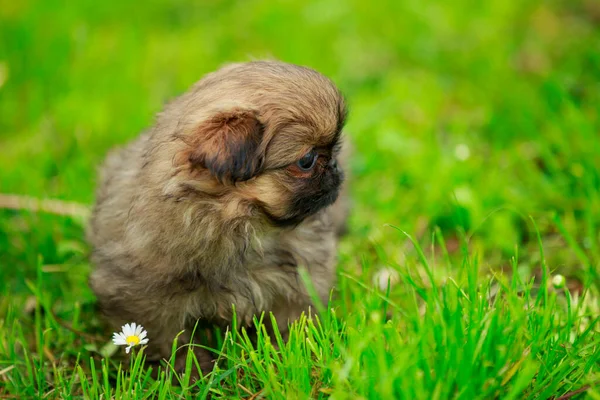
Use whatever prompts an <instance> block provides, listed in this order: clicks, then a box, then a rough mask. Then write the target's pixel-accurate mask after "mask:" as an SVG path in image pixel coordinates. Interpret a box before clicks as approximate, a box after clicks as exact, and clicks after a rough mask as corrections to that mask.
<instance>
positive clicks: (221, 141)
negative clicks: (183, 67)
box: [175, 62, 346, 226]
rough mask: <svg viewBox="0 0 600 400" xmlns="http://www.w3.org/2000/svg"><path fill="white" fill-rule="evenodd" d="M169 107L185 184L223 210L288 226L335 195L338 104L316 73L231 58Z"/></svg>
mask: <svg viewBox="0 0 600 400" xmlns="http://www.w3.org/2000/svg"><path fill="white" fill-rule="evenodd" d="M175 108H177V109H179V116H178V117H177V120H178V126H181V125H183V126H184V127H185V128H184V129H183V130H181V132H178V136H179V137H180V138H183V140H184V142H185V143H186V145H187V147H186V150H185V152H184V154H185V157H184V158H183V161H185V162H186V163H187V166H188V167H189V171H191V173H190V179H193V180H194V184H192V185H190V181H189V180H188V182H187V183H186V185H187V186H188V188H189V187H190V186H191V187H194V188H196V190H199V191H201V192H205V193H210V194H212V195H216V196H218V198H219V200H218V201H220V202H223V203H231V204H235V206H231V207H227V206H226V207H224V208H225V209H228V210H229V211H228V212H229V213H230V214H232V215H230V217H236V215H235V214H236V213H238V212H239V213H243V212H247V211H248V209H251V210H252V212H253V213H260V214H262V215H264V216H266V217H267V218H268V220H269V221H271V222H272V223H273V224H275V225H283V226H284V225H292V224H296V223H298V222H300V221H302V220H303V219H304V218H306V217H307V216H309V215H311V214H314V213H316V212H317V211H319V210H320V209H322V208H324V207H326V206H328V205H330V204H332V203H333V202H334V201H335V199H336V198H337V196H338V192H339V189H340V185H341V183H342V180H343V172H342V170H341V169H340V167H339V165H338V164H337V159H336V158H337V155H338V152H339V150H340V146H341V134H342V127H343V125H344V122H345V117H346V108H345V105H344V100H343V98H342V96H341V94H340V92H339V91H338V89H337V88H336V87H335V86H334V84H333V83H332V82H331V81H330V80H329V79H327V78H325V77H324V76H322V75H321V74H319V73H317V72H315V71H313V70H311V69H308V68H304V67H299V66H296V65H290V64H285V63H281V62H251V63H245V64H234V65H230V66H227V67H225V68H223V69H221V70H218V71H217V72H214V73H212V74H209V75H208V76H206V77H205V78H204V79H203V80H201V81H200V82H199V83H198V84H196V86H194V88H193V89H192V90H191V91H190V92H189V93H188V94H186V95H185V96H184V97H183V98H182V100H181V102H180V103H179V105H175ZM181 121H184V123H183V124H182V123H181ZM180 158H181V157H180ZM239 205H245V206H249V207H239ZM242 209H244V210H245V211H244V210H242Z"/></svg>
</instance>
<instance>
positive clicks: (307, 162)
mask: <svg viewBox="0 0 600 400" xmlns="http://www.w3.org/2000/svg"><path fill="white" fill-rule="evenodd" d="M318 156H319V155H318V154H317V152H316V151H315V150H314V149H313V150H311V151H309V152H308V153H306V154H305V155H304V156H303V157H302V158H301V159H299V160H298V162H297V163H296V165H298V167H300V169H301V170H303V171H310V170H311V169H313V167H314V166H315V164H316V163H317V158H318Z"/></svg>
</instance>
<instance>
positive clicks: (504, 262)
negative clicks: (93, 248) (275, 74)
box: [0, 0, 600, 399]
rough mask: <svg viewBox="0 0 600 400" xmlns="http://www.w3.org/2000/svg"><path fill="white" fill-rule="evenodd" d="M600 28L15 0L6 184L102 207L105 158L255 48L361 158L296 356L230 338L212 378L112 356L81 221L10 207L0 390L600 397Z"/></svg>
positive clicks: (540, 9)
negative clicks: (323, 96) (338, 112)
mask: <svg viewBox="0 0 600 400" xmlns="http://www.w3.org/2000/svg"><path fill="white" fill-rule="evenodd" d="M599 21H600V6H598V4H597V2H595V1H593V0H571V1H566V0H562V1H556V0H551V1H541V0H540V1H536V0H524V1H516V0H490V1H486V2H475V1H467V0H458V1H455V2H448V1H432V2H427V3H424V2H421V1H417V0H406V1H404V0H403V1H395V0H388V1H379V2H366V1H341V0H324V1H320V2H317V1H303V2H293V1H289V0H287V1H277V2H271V1H266V0H264V1H262V0H248V1H244V2H234V1H223V2H221V1H203V2H193V3H192V2H189V3H188V2H185V1H182V0H171V1H166V0H165V1H159V0H153V1H148V2H145V3H139V2H138V3H136V2H119V1H103V2H97V1H89V0H82V1H77V2H70V3H68V4H67V3H64V2H58V1H54V0H46V1H37V2H34V1H27V0H23V1H12V2H9V1H4V2H2V3H1V4H0V155H1V157H0V193H14V194H21V195H29V196H35V197H38V198H56V199H62V200H69V201H77V202H80V203H83V204H91V203H92V201H93V190H94V186H95V179H96V177H95V171H96V168H97V166H98V164H99V163H100V162H101V161H102V159H103V157H104V155H105V154H106V152H107V151H108V149H110V148H111V147H113V146H115V145H117V144H122V143H124V142H126V141H127V140H129V139H131V138H133V137H135V136H136V135H137V134H138V133H139V132H140V131H141V130H143V129H144V128H145V127H147V126H149V125H150V124H151V122H152V118H153V115H154V114H155V113H156V112H158V111H159V110H160V108H161V106H162V104H164V102H165V101H167V100H168V99H170V98H172V97H173V96H175V95H177V94H178V93H181V92H182V91H184V90H185V89H186V88H187V87H189V86H190V85H191V84H192V83H193V82H194V81H196V80H197V79H199V78H200V77H201V76H202V75H203V74H204V73H206V72H209V71H211V70H213V69H215V68H217V67H218V66H219V65H221V64H223V63H224V62H229V61H243V60H248V59H251V58H265V57H274V58H279V59H282V60H285V61H289V62H294V63H299V64H304V65H308V66H311V67H314V68H316V69H317V70H319V71H321V72H323V73H325V74H327V75H328V76H330V77H331V78H332V79H334V80H335V81H336V82H337V83H338V85H339V86H340V88H341V89H342V90H343V91H344V93H345V94H346V96H347V98H348V102H349V104H350V107H351V114H350V119H349V123H348V126H347V128H348V133H349V136H350V137H351V138H352V141H353V142H354V143H355V147H356V148H357V150H358V154H357V155H356V157H355V158H354V159H353V162H352V166H351V167H352V175H353V180H352V192H353V198H354V206H353V210H352V218H351V221H350V233H349V235H348V237H347V238H345V239H344V241H343V242H342V244H341V246H340V252H339V253H340V255H339V260H340V261H339V268H338V270H339V273H338V276H339V279H338V285H337V291H336V292H335V294H334V296H333V299H332V301H331V303H330V304H329V305H327V306H324V307H323V309H322V310H321V311H322V313H321V316H320V317H319V318H313V319H302V320H301V321H299V322H298V323H297V324H296V325H294V326H293V328H292V334H291V338H290V340H289V342H288V343H286V344H281V346H280V347H281V348H280V350H279V351H275V350H274V347H273V343H275V342H279V338H277V337H271V338H268V337H266V336H265V335H264V334H262V331H260V330H259V333H260V334H259V340H258V343H257V344H256V345H253V344H252V342H250V341H249V339H248V338H247V336H245V333H244V332H243V331H242V332H235V331H234V332H232V333H231V334H227V335H224V336H223V337H222V338H221V342H220V349H222V350H223V352H222V356H221V362H220V364H219V367H218V368H217V369H216V370H215V371H214V372H213V373H212V374H211V375H209V376H208V377H206V378H205V379H204V380H202V381H200V382H197V383H194V382H193V381H192V380H190V376H189V374H188V375H186V376H184V377H183V378H182V380H181V382H174V380H175V379H174V378H173V376H172V373H171V371H170V370H169V369H168V368H167V369H165V370H164V371H163V372H162V374H161V375H160V376H159V378H158V379H157V380H154V379H152V378H151V377H150V375H149V372H148V370H147V369H145V368H143V367H142V361H143V360H142V358H143V353H137V354H138V355H137V357H136V358H134V359H133V360H132V361H125V359H124V357H123V354H122V353H123V352H122V350H121V349H119V350H118V351H117V352H114V351H113V350H111V348H110V347H106V346H105V345H106V343H108V342H109V339H110V334H111V332H108V331H106V330H104V329H103V325H102V323H101V321H100V320H99V317H98V316H97V314H96V312H95V309H94V304H95V299H94V297H93V294H92V293H91V291H90V289H89V288H88V287H87V276H88V274H89V271H90V265H89V262H88V254H89V247H88V246H87V244H86V243H85V240H84V229H85V221H82V220H81V219H78V218H70V217H66V216H56V215H49V214H44V213H37V212H30V211H26V210H19V211H15V210H0V293H1V295H0V398H19V399H21V398H36V397H46V398H70V397H85V398H103V399H105V398H111V397H114V398H179V397H186V396H195V395H201V396H207V395H212V396H213V397H215V398H218V397H221V396H223V397H228V398H260V397H263V398H269V399H305V398H309V397H310V398H325V397H332V398H336V399H346V398H348V399H357V398H374V399H377V398H382V399H388V398H405V399H415V398H416V399H445V398H460V399H475V398H506V399H511V398H512V399H521V398H531V399H546V398H558V397H560V396H564V395H567V396H573V397H571V398H590V399H600V386H598V383H599V381H600V335H599V332H600V324H599V317H600V293H599V290H600V231H599V226H600V172H599V171H600V136H599V133H600V120H599V117H598V115H600V47H599V43H600V29H599V28H598V27H599V26H600V25H599ZM467 150H468V151H467ZM467 153H468V154H467ZM396 227H397V228H396ZM404 232H407V233H408V234H405V233H404ZM413 237H414V241H413V240H411V238H413ZM382 268H392V269H394V270H395V271H396V273H397V274H398V280H397V282H396V283H395V284H394V285H392V286H391V287H389V288H388V290H383V291H381V290H380V289H379V288H377V285H375V284H374V283H373V276H374V275H375V274H376V273H377V271H380V270H381V269H382ZM556 274H561V275H564V276H565V277H566V278H567V285H566V287H565V288H564V289H563V288H561V289H556V288H554V287H553V286H552V285H551V284H550V280H551V279H552V277H553V276H555V275H556ZM388 317H389V318H388ZM264 318H268V316H265V317H264ZM64 325H70V326H72V328H73V329H67V328H65V326H64ZM73 330H75V331H77V332H74V331H73ZM188 361H189V363H190V365H191V363H193V362H194V360H193V359H189V360H188ZM175 383H176V384H175Z"/></svg>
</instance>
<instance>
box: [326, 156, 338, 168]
mask: <svg viewBox="0 0 600 400" xmlns="http://www.w3.org/2000/svg"><path fill="white" fill-rule="evenodd" d="M327 165H328V166H329V168H331V169H334V170H337V169H338V164H337V160H336V159H335V158H332V159H331V160H329V162H328V163H327Z"/></svg>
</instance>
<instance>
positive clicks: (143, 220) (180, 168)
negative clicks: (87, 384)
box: [88, 61, 348, 372]
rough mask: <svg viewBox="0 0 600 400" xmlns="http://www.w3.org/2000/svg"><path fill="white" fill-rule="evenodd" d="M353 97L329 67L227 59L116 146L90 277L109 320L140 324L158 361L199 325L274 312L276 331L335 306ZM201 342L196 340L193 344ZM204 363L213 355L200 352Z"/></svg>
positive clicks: (103, 187)
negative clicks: (321, 306) (308, 283)
mask: <svg viewBox="0 0 600 400" xmlns="http://www.w3.org/2000/svg"><path fill="white" fill-rule="evenodd" d="M345 119H346V106H345V104H344V100H343V97H342V96H341V94H340V92H339V90H338V89H337V88H336V87H335V85H334V84H333V83H332V82H331V81H330V80H329V79H327V78H325V77H324V76H322V75H321V74H319V73H317V72H315V71H313V70H311V69H308V68H304V67H300V66H296V65H291V64H285V63H282V62H271V61H268V62H267V61H260V62H250V63H242V64H233V65H229V66H226V67H224V68H222V69H220V70H218V71H216V72H213V73H211V74H209V75H207V76H205V77H204V78H203V79H202V80H200V81H199V82H198V83H196V84H195V85H194V86H193V87H192V88H191V89H190V90H189V91H188V92H187V93H185V94H183V95H182V96H181V97H179V98H177V99H175V100H174V101H173V102H171V103H170V104H168V105H167V106H166V108H165V109H164V111H163V112H161V113H160V114H159V115H158V117H157V120H156V123H155V125H154V126H153V127H152V128H151V129H150V130H149V131H148V132H146V133H144V134H142V135H141V136H140V137H139V138H138V139H137V140H135V141H134V142H132V143H131V144H129V145H128V146H126V147H125V148H122V149H120V150H117V151H114V152H112V153H111V154H109V156H108V158H107V160H106V162H105V165H104V167H103V168H102V172H101V177H100V183H99V188H98V191H97V200H96V204H95V208H94V211H93V215H92V219H91V224H90V229H89V232H88V236H89V241H90V243H91V244H92V247H93V255H92V263H93V264H94V265H95V269H94V271H93V272H92V275H91V277H90V284H91V287H92V289H93V291H94V292H95V294H96V296H97V298H98V301H99V305H100V307H101V309H102V310H103V312H104V313H105V315H106V316H107V317H108V319H109V321H110V322H111V323H112V324H113V325H114V326H115V327H118V326H120V325H122V324H123V323H126V322H133V321H134V322H136V323H139V324H142V325H143V326H144V327H145V328H146V329H147V331H148V337H149V338H150V342H149V344H148V349H147V354H148V357H149V358H150V359H156V360H158V359H161V358H169V357H170V355H171V346H172V343H173V340H174V338H175V337H176V336H177V335H178V334H179V333H180V332H181V331H185V333H184V334H183V335H181V336H179V340H180V341H181V342H182V343H185V342H189V341H191V340H193V338H192V337H191V336H190V332H191V330H192V328H193V327H194V325H195V324H196V323H197V322H200V323H201V324H202V325H204V326H206V325H216V326H221V327H227V326H229V325H230V324H231V323H232V318H233V313H232V306H233V305H235V311H236V315H237V317H238V319H239V324H241V325H243V326H250V324H251V322H252V317H253V316H255V315H259V314H260V313H262V312H272V313H273V314H274V316H275V317H276V320H277V325H278V328H279V330H280V331H281V332H282V334H284V335H285V334H286V332H287V329H288V323H289V322H291V321H293V320H294V319H296V318H297V317H298V316H299V315H300V314H301V313H302V312H303V311H306V310H308V308H309V307H310V306H311V298H310V296H309V295H308V293H307V290H306V288H305V286H304V284H303V281H302V279H301V278H300V277H299V274H298V269H299V268H305V269H306V270H307V271H308V274H309V276H310V278H311V280H312V285H313V286H314V288H315V289H316V292H317V293H318V295H319V296H320V300H321V301H322V302H324V303H327V301H328V297H329V293H330V290H331V289H332V286H333V283H334V279H335V271H334V267H335V263H336V244H337V236H338V235H337V234H338V233H339V232H341V231H342V230H343V227H344V222H345V219H346V215H347V209H348V207H347V202H346V200H345V195H342V196H341V197H340V196H339V194H340V192H343V191H344V185H343V181H344V173H343V172H342V169H341V166H340V164H339V163H338V158H339V156H340V152H341V146H342V128H343V126H344V122H345ZM195 348H196V349H197V347H195ZM197 355H198V356H199V357H200V361H201V364H202V369H203V370H204V372H206V371H207V370H209V369H210V368H211V367H212V364H211V360H212V356H211V355H210V354H206V353H202V351H197Z"/></svg>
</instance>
